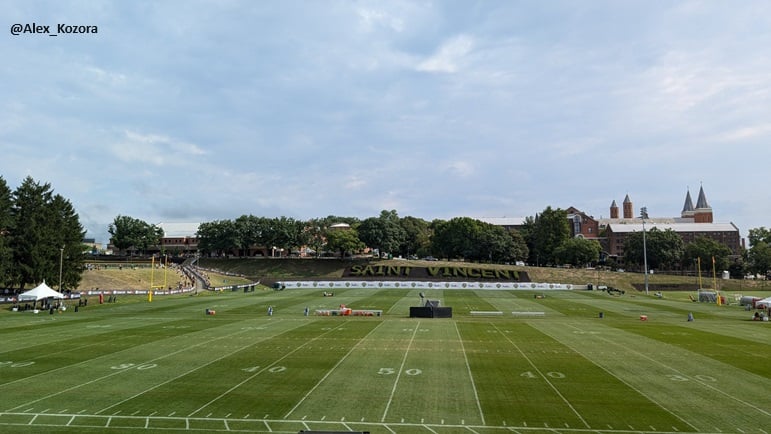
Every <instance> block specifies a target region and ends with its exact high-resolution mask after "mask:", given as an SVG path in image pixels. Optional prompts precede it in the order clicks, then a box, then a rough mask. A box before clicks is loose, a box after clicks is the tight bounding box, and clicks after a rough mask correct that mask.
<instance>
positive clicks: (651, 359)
mask: <svg viewBox="0 0 771 434" xmlns="http://www.w3.org/2000/svg"><path fill="white" fill-rule="evenodd" d="M571 327H574V328H577V327H575V326H571ZM597 339H600V340H602V341H604V342H608V343H612V344H614V345H616V346H620V347H622V348H624V350H625V351H629V352H632V353H634V354H637V355H638V356H640V357H642V358H644V359H648V360H650V361H651V362H653V363H655V364H657V365H659V366H661V367H663V368H666V369H669V370H671V371H672V372H674V373H676V374H679V375H682V376H685V377H688V374H686V373H684V372H682V371H680V370H678V369H677V368H674V367H672V366H669V365H667V364H666V363H664V362H661V361H659V360H656V359H654V358H652V357H650V356H648V355H647V354H645V353H642V352H639V351H637V350H635V349H633V348H630V347H626V346H624V345H621V344H619V343H618V342H614V341H611V340H610V339H606V338H603V337H602V336H597ZM571 349H572V348H571ZM574 351H575V350H574ZM692 380H693V382H694V383H697V384H700V385H702V386H704V387H706V388H708V389H712V390H713V391H715V392H717V393H719V394H721V395H723V396H725V397H727V398H730V399H732V400H734V401H736V402H738V403H740V404H742V405H744V406H746V407H749V408H751V409H753V410H756V411H758V412H759V413H761V414H763V415H764V416H771V412H769V411H768V410H764V409H762V408H760V407H757V406H755V405H753V404H752V403H749V402H747V401H745V400H743V399H741V398H738V397H736V396H733V395H731V394H729V393H727V392H724V391H723V390H720V389H718V388H717V387H715V386H712V385H710V384H708V383H706V382H704V381H701V380H699V379H698V378H693V379H692ZM662 408H664V407H662ZM670 413H671V412H670ZM683 422H685V421H683ZM686 423H687V422H686ZM688 425H689V426H691V427H692V428H694V427H693V425H691V424H688ZM694 429H695V428H694Z"/></svg>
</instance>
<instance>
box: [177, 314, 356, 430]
mask: <svg viewBox="0 0 771 434" xmlns="http://www.w3.org/2000/svg"><path fill="white" fill-rule="evenodd" d="M346 324H347V322H345V323H342V324H339V325H338V326H337V327H333V328H332V329H331V330H328V331H326V332H324V333H322V334H320V335H318V336H316V337H315V338H313V339H310V340H308V341H306V342H305V343H303V344H302V345H300V346H298V347H296V348H295V349H293V350H292V351H290V352H288V353H286V354H284V355H283V356H281V357H279V358H278V359H276V360H274V361H273V363H270V364H268V365H267V366H265V367H264V368H262V369H260V370H259V371H257V372H255V373H254V375H250V376H249V377H247V378H246V379H245V380H244V381H242V382H240V383H238V384H236V385H235V386H233V387H231V388H230V389H228V390H226V391H224V392H222V393H221V394H220V395H219V396H217V397H216V398H214V399H212V400H211V401H209V402H207V403H206V404H204V405H202V406H201V407H200V408H199V409H198V410H196V411H194V412H192V413H190V414H189V415H187V417H192V416H193V415H194V414H196V413H198V412H199V411H201V410H203V409H204V408H206V407H208V406H209V405H211V404H213V403H215V402H217V401H219V400H220V399H222V398H224V397H225V396H227V395H228V394H230V392H232V391H234V390H236V389H238V388H239V387H241V386H243V385H244V384H246V383H248V382H249V381H251V380H252V379H253V378H254V377H256V376H258V375H260V374H262V373H263V372H265V371H267V370H268V369H270V368H272V367H274V366H276V363H278V362H280V361H282V360H284V359H286V358H287V357H289V356H291V355H292V354H294V353H296V352H298V351H300V350H301V349H303V348H304V347H305V346H307V345H310V344H311V343H313V342H315V341H317V340H319V339H321V337H322V336H326V335H327V334H329V333H332V332H334V331H335V330H336V329H338V328H340V327H342V326H344V325H346ZM239 351H240V350H239Z"/></svg>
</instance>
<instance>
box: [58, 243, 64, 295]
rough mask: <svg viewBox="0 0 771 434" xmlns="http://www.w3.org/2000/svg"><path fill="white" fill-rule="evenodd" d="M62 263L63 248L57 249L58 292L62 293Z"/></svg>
mask: <svg viewBox="0 0 771 434" xmlns="http://www.w3.org/2000/svg"><path fill="white" fill-rule="evenodd" d="M62 262H64V246H62V248H61V249H59V292H62Z"/></svg>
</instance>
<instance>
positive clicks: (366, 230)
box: [358, 210, 406, 254]
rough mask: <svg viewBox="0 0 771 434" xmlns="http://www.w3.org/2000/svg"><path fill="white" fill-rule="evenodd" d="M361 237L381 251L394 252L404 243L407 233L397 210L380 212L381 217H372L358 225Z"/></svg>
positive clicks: (368, 244) (369, 245)
mask: <svg viewBox="0 0 771 434" xmlns="http://www.w3.org/2000/svg"><path fill="white" fill-rule="evenodd" d="M358 232H359V239H360V240H361V241H362V242H364V244H366V245H367V246H368V247H372V248H375V249H378V251H379V252H380V253H384V252H388V253H391V254H393V253H394V252H397V251H398V250H399V247H400V246H401V245H402V243H404V239H405V237H406V233H405V231H404V228H402V226H401V225H400V221H399V216H398V215H397V213H396V210H391V211H386V210H383V211H381V212H380V216H379V217H370V218H368V219H366V220H364V221H362V222H361V224H360V225H359V227H358Z"/></svg>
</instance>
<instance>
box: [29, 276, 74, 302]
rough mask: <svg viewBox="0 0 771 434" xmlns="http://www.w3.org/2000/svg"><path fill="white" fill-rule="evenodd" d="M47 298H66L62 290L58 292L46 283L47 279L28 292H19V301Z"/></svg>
mask: <svg viewBox="0 0 771 434" xmlns="http://www.w3.org/2000/svg"><path fill="white" fill-rule="evenodd" d="M46 298H59V299H61V298H64V295H62V294H61V293H60V292H56V291H54V290H53V289H51V288H49V287H48V285H46V283H45V281H43V283H41V284H40V285H38V286H36V287H34V288H32V289H30V290H29V291H27V292H24V293H22V294H19V301H38V300H44V299H46Z"/></svg>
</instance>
